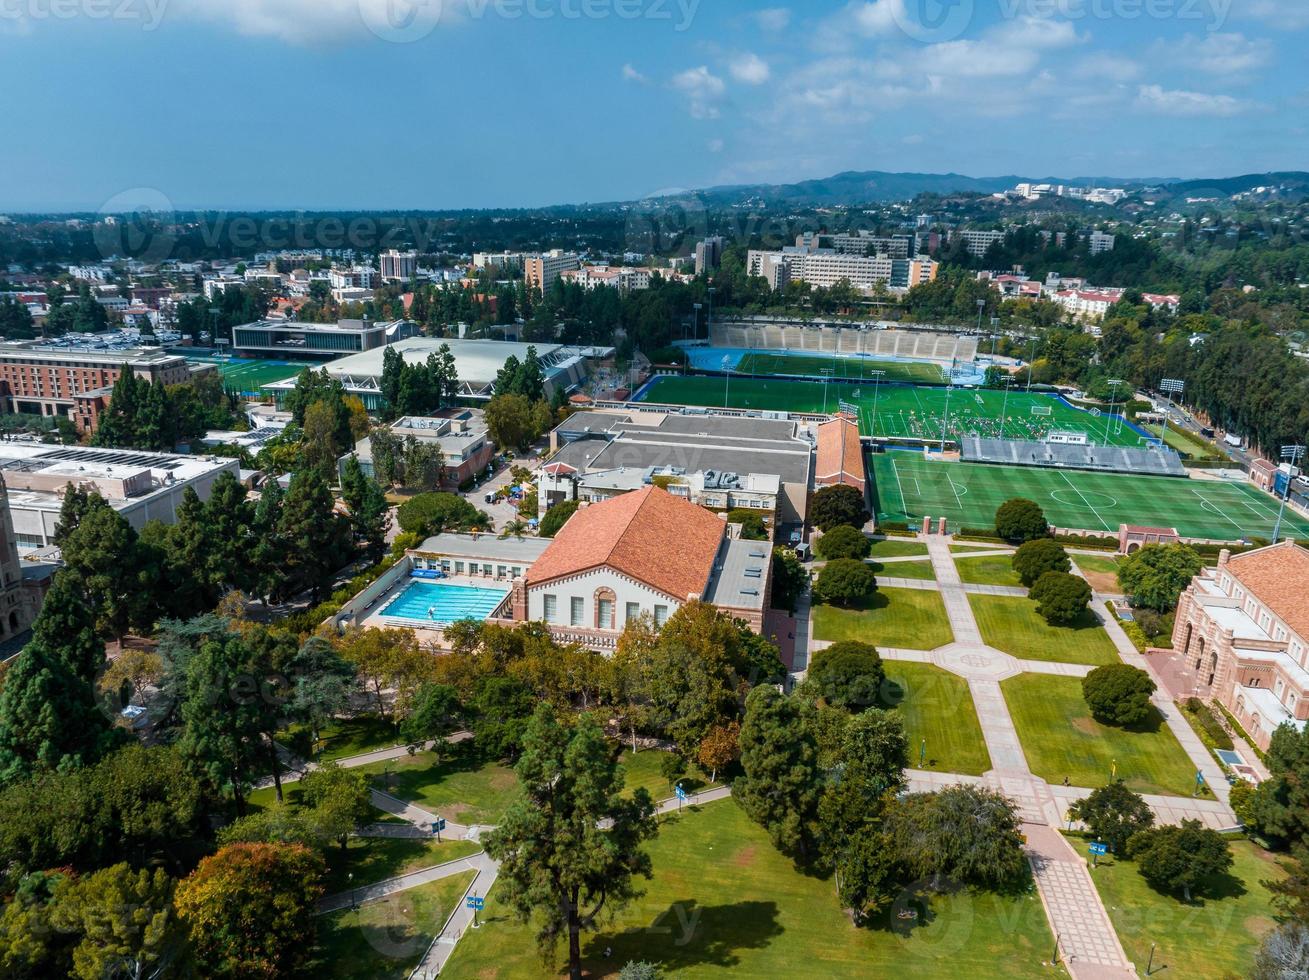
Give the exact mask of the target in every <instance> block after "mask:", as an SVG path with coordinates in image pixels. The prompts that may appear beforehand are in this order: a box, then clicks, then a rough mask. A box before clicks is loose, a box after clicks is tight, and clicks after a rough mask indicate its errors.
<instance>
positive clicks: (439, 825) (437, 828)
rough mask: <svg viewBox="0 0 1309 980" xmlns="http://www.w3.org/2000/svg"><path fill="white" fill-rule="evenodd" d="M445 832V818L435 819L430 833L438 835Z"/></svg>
mask: <svg viewBox="0 0 1309 980" xmlns="http://www.w3.org/2000/svg"><path fill="white" fill-rule="evenodd" d="M443 830H445V817H437V818H436V819H435V820H433V821H432V833H434V834H439V833H440V832H441V831H443Z"/></svg>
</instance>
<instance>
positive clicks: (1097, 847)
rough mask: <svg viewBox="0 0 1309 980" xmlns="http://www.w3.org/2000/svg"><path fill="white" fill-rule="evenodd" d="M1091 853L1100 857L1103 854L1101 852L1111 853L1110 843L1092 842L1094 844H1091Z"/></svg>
mask: <svg viewBox="0 0 1309 980" xmlns="http://www.w3.org/2000/svg"><path fill="white" fill-rule="evenodd" d="M1090 853H1092V854H1094V855H1096V856H1097V857H1098V856H1099V855H1101V854H1108V853H1109V845H1108V844H1092V845H1091V848H1090Z"/></svg>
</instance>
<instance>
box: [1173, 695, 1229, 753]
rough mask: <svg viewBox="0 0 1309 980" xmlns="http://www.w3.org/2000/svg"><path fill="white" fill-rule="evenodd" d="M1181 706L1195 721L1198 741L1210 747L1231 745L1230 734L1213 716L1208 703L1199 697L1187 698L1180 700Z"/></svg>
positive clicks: (1219, 747)
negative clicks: (1198, 734)
mask: <svg viewBox="0 0 1309 980" xmlns="http://www.w3.org/2000/svg"><path fill="white" fill-rule="evenodd" d="M1181 708H1182V712H1183V713H1184V714H1186V715H1187V716H1188V717H1190V719H1191V721H1193V722H1194V723H1195V728H1196V730H1197V731H1198V732H1199V733H1200V741H1202V742H1204V743H1205V745H1207V746H1209V748H1211V749H1230V748H1231V747H1232V736H1230V735H1228V734H1227V729H1225V728H1223V726H1222V724H1221V723H1220V722H1219V721H1218V719H1217V718H1216V717H1214V713H1213V712H1212V711H1210V710H1209V705H1207V704H1205V703H1204V702H1203V701H1201V700H1200V699H1199V698H1187V699H1186V700H1185V701H1183V702H1181Z"/></svg>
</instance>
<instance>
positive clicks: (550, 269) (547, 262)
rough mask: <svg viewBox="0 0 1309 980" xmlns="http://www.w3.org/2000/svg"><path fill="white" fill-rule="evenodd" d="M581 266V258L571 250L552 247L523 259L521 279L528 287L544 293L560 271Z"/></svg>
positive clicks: (568, 270) (571, 269) (567, 270)
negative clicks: (547, 250) (549, 249)
mask: <svg viewBox="0 0 1309 980" xmlns="http://www.w3.org/2000/svg"><path fill="white" fill-rule="evenodd" d="M581 267H582V260H581V259H580V258H579V257H578V256H577V255H576V254H575V253H573V252H565V251H564V250H563V249H558V248H556V249H552V250H551V251H549V252H545V253H543V254H541V255H529V256H527V258H526V259H524V261H523V281H524V282H526V283H527V288H528V289H536V290H539V291H540V292H542V293H544V292H545V291H546V290H547V289H549V288H550V287H551V286H553V285H554V283H555V280H556V279H558V278H559V274H560V273H561V272H571V271H573V270H574V269H580V268H581Z"/></svg>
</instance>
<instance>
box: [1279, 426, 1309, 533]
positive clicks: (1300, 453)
mask: <svg viewBox="0 0 1309 980" xmlns="http://www.w3.org/2000/svg"><path fill="white" fill-rule="evenodd" d="M1282 459H1284V460H1286V461H1287V463H1289V464H1290V468H1289V469H1288V470H1287V473H1286V490H1285V491H1284V492H1283V493H1282V503H1281V505H1280V506H1279V507H1278V508H1277V524H1276V525H1275V526H1274V527H1273V544H1277V539H1278V538H1279V537H1281V534H1282V518H1283V517H1284V516H1285V515H1286V501H1287V499H1288V498H1289V497H1290V496H1291V478H1292V477H1293V476H1295V464H1296V463H1298V462H1300V460H1302V459H1304V446H1283V447H1282Z"/></svg>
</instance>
